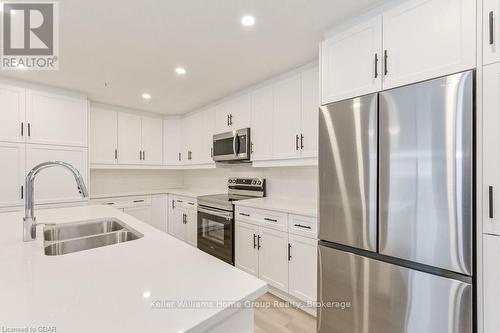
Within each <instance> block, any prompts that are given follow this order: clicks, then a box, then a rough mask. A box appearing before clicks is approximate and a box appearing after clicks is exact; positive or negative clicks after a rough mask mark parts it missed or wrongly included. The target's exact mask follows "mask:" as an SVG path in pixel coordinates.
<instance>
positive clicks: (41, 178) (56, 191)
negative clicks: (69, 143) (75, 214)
mask: <svg viewBox="0 0 500 333" xmlns="http://www.w3.org/2000/svg"><path fill="white" fill-rule="evenodd" d="M46 161H64V162H67V163H69V164H71V165H73V166H74V167H75V168H76V169H78V171H79V172H80V174H81V175H82V177H83V180H84V182H85V185H87V189H88V190H90V188H88V186H89V182H88V163H87V149H86V148H79V147H64V146H48V145H26V170H27V171H29V170H31V169H32V168H33V167H34V166H36V165H37V164H39V163H42V162H46ZM34 186H35V204H40V203H59V202H73V201H85V200H86V199H85V198H82V196H81V195H80V194H79V193H78V190H77V186H76V183H75V179H74V178H73V175H72V174H71V172H69V171H68V170H66V169H64V168H60V167H53V168H49V169H45V170H43V171H41V172H40V174H39V175H38V176H37V178H36V181H35V185H34Z"/></svg>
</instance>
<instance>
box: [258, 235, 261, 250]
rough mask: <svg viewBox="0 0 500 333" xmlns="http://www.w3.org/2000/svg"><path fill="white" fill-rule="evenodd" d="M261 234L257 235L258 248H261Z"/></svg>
mask: <svg viewBox="0 0 500 333" xmlns="http://www.w3.org/2000/svg"><path fill="white" fill-rule="evenodd" d="M260 247H261V245H260V235H258V236H257V250H260Z"/></svg>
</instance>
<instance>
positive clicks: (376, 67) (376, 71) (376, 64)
mask: <svg viewBox="0 0 500 333" xmlns="http://www.w3.org/2000/svg"><path fill="white" fill-rule="evenodd" d="M375 78H378V53H375Z"/></svg>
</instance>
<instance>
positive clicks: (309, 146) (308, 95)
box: [300, 67, 319, 158]
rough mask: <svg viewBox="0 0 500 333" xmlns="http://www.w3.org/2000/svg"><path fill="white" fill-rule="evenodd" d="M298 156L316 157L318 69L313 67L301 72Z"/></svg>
mask: <svg viewBox="0 0 500 333" xmlns="http://www.w3.org/2000/svg"><path fill="white" fill-rule="evenodd" d="M301 80H302V93H301V97H302V104H301V117H300V119H301V121H300V123H301V134H300V135H301V140H300V156H301V157H303V158H311V157H318V122H319V116H318V112H319V70H318V67H313V68H311V69H308V70H306V71H304V72H302V73H301Z"/></svg>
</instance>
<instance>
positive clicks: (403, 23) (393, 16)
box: [383, 0, 476, 89]
mask: <svg viewBox="0 0 500 333" xmlns="http://www.w3.org/2000/svg"><path fill="white" fill-rule="evenodd" d="M475 18H476V1H475V0H411V1H407V2H404V3H402V4H400V5H398V6H397V7H395V8H393V9H391V10H388V11H386V12H385V13H384V14H383V22H384V25H383V32H384V33H383V49H384V60H385V61H384V82H383V87H384V89H388V88H393V87H396V86H402V85H405V84H409V83H413V82H418V81H422V80H426V79H430V78H433V77H439V76H443V75H447V74H451V73H455V72H460V71H462V70H466V69H470V68H474V67H475V58H476V19H475Z"/></svg>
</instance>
